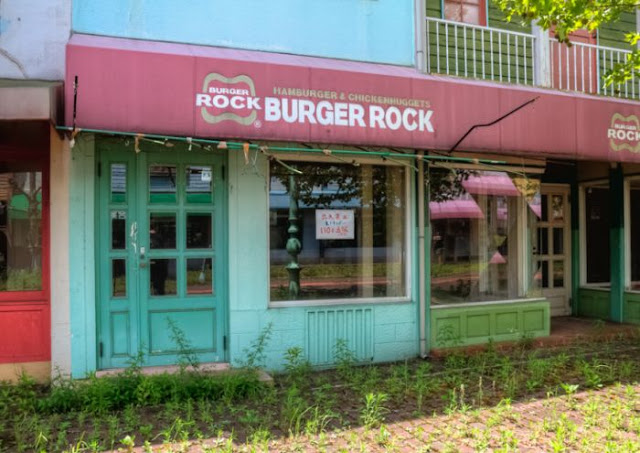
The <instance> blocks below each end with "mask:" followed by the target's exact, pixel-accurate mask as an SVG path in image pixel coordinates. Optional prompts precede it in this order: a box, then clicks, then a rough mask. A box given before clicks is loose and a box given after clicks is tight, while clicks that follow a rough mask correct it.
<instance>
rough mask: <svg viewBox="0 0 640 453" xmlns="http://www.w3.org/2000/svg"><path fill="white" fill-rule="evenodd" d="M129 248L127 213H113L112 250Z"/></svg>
mask: <svg viewBox="0 0 640 453" xmlns="http://www.w3.org/2000/svg"><path fill="white" fill-rule="evenodd" d="M126 247H127V211H111V249H112V250H123V249H125V248H126Z"/></svg>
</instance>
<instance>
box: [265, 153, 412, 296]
mask: <svg viewBox="0 0 640 453" xmlns="http://www.w3.org/2000/svg"><path fill="white" fill-rule="evenodd" d="M292 165H295V166H296V167H297V168H298V170H300V171H301V172H302V175H294V176H291V174H290V172H289V170H288V169H286V168H285V167H283V166H281V165H279V164H278V163H272V164H271V168H270V172H271V180H270V187H269V200H270V207H269V209H270V260H271V281H270V287H271V300H273V301H280V300H292V299H298V300H311V299H314V300H318V299H344V298H376V297H404V296H406V285H405V272H406V271H405V258H404V250H405V228H406V224H405V213H406V199H405V189H406V184H405V170H404V168H402V167H397V166H382V165H380V166H377V165H364V164H363V165H359V166H353V165H335V164H325V163H296V164H292ZM291 184H294V187H297V196H296V194H295V190H294V191H293V193H292V191H291V190H290V189H291ZM296 201H297V213H296V206H295V205H296ZM296 230H297V231H296ZM294 238H296V239H297V240H298V241H300V246H301V248H300V251H299V253H298V254H296V253H295V251H294V253H293V255H294V256H292V255H290V254H289V253H288V252H287V242H288V241H289V242H295V239H294ZM294 257H295V259H297V261H298V262H299V265H300V267H301V271H300V292H299V294H298V295H297V296H296V295H295V294H293V293H292V292H291V291H290V289H289V286H290V281H291V280H292V279H293V280H295V278H290V276H289V273H288V272H287V266H288V265H291V264H292V262H293V261H294Z"/></svg>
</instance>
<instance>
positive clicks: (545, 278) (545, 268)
mask: <svg viewBox="0 0 640 453" xmlns="http://www.w3.org/2000/svg"><path fill="white" fill-rule="evenodd" d="M540 264H542V287H543V288H548V287H549V262H548V261H542V262H541V263H540Z"/></svg>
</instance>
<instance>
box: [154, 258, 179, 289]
mask: <svg viewBox="0 0 640 453" xmlns="http://www.w3.org/2000/svg"><path fill="white" fill-rule="evenodd" d="M149 276H150V287H149V290H150V292H151V295H152V296H172V295H175V294H177V292H178V290H177V287H176V260H175V259H153V260H151V261H150V272H149Z"/></svg>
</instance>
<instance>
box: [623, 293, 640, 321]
mask: <svg viewBox="0 0 640 453" xmlns="http://www.w3.org/2000/svg"><path fill="white" fill-rule="evenodd" d="M624 322H629V323H631V324H640V293H625V294H624Z"/></svg>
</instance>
